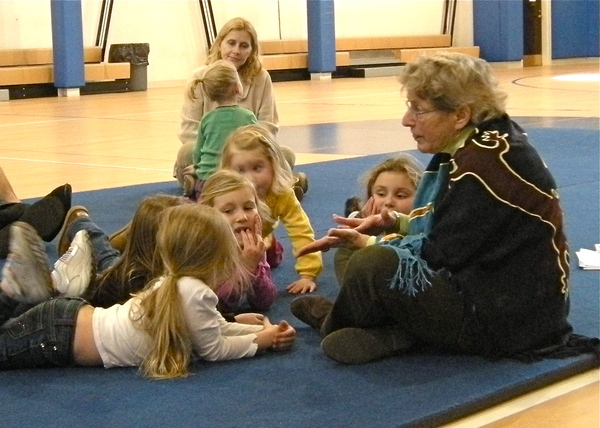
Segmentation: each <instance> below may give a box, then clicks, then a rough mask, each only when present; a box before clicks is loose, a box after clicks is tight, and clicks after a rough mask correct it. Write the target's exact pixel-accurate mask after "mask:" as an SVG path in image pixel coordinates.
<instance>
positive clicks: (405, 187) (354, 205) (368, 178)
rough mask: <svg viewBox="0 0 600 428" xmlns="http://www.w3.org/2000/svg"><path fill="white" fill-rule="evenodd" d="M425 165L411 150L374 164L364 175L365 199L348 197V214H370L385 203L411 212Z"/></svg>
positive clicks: (386, 206)
mask: <svg viewBox="0 0 600 428" xmlns="http://www.w3.org/2000/svg"><path fill="white" fill-rule="evenodd" d="M423 170H424V166H423V164H421V162H419V161H418V160H417V158H415V157H414V156H412V155H410V154H408V153H400V154H399V155H398V156H395V157H393V158H388V159H386V160H384V161H383V162H381V163H379V164H377V165H375V166H374V167H373V168H371V169H370V170H369V171H368V172H367V173H366V174H365V175H364V176H363V177H362V180H361V181H362V183H363V185H364V188H365V190H366V201H364V202H363V201H361V200H360V199H359V198H357V197H352V198H350V199H348V200H347V201H346V210H345V213H344V214H345V216H346V217H360V218H364V217H368V216H370V215H372V214H379V213H380V212H381V209H382V208H383V207H385V208H387V209H388V210H392V211H397V212H401V213H404V214H409V213H410V211H411V209H412V203H413V200H414V198H415V192H416V191H417V185H418V184H419V181H420V180H421V176H422V175H423Z"/></svg>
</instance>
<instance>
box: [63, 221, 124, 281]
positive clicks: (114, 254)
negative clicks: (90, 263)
mask: <svg viewBox="0 0 600 428" xmlns="http://www.w3.org/2000/svg"><path fill="white" fill-rule="evenodd" d="M80 230H87V232H88V235H89V236H90V239H91V241H92V247H93V248H94V257H95V258H96V270H97V272H98V273H100V272H103V271H104V270H106V269H108V268H109V267H111V266H112V265H114V264H115V263H116V262H117V260H118V259H119V257H120V256H121V253H119V251H117V250H115V249H114V248H113V247H112V246H111V245H110V242H109V241H108V236H107V235H106V233H104V231H103V230H102V229H100V227H98V226H97V225H96V223H94V222H93V221H92V220H91V219H90V218H89V217H83V216H82V217H79V218H78V219H77V220H75V221H74V222H73V224H72V225H71V227H69V230H67V237H68V238H69V240H70V241H72V240H73V238H74V237H75V234H76V233H77V232H79V231H80Z"/></svg>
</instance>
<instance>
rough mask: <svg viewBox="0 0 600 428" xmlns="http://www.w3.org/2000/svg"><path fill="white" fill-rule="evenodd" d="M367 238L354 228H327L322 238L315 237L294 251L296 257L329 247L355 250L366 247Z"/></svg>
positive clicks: (326, 249)
mask: <svg viewBox="0 0 600 428" xmlns="http://www.w3.org/2000/svg"><path fill="white" fill-rule="evenodd" d="M368 240H369V235H365V234H362V233H359V232H357V231H356V230H354V229H346V228H336V229H329V232H328V233H327V235H326V236H324V237H323V238H321V239H317V240H316V241H314V242H311V243H310V244H308V245H305V246H304V247H302V248H300V249H299V250H298V252H297V253H296V257H300V256H303V255H305V254H309V253H314V252H315V251H329V250H330V249H331V248H339V247H344V248H350V249H351V250H357V249H359V248H364V247H366V246H367V241H368Z"/></svg>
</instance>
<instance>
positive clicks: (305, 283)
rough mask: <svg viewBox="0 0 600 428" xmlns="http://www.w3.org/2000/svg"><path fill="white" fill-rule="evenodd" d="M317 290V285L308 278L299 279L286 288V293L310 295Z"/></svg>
mask: <svg viewBox="0 0 600 428" xmlns="http://www.w3.org/2000/svg"><path fill="white" fill-rule="evenodd" d="M316 289H317V284H315V282H314V281H313V280H312V279H310V278H300V279H299V280H298V281H295V282H292V283H291V284H290V285H288V286H287V287H286V290H287V291H288V293H292V294H298V293H302V294H303V293H312V292H313V291H315V290H316Z"/></svg>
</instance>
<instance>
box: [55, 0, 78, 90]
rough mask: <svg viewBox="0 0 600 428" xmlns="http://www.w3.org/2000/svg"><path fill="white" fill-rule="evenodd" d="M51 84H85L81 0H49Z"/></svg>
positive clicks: (71, 85)
mask: <svg viewBox="0 0 600 428" xmlns="http://www.w3.org/2000/svg"><path fill="white" fill-rule="evenodd" d="M50 8H51V16H52V54H53V57H54V86H56V87H57V88H79V87H82V86H84V85H85V70H84V59H83V30H82V28H83V27H82V18H81V0H51V1H50Z"/></svg>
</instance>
